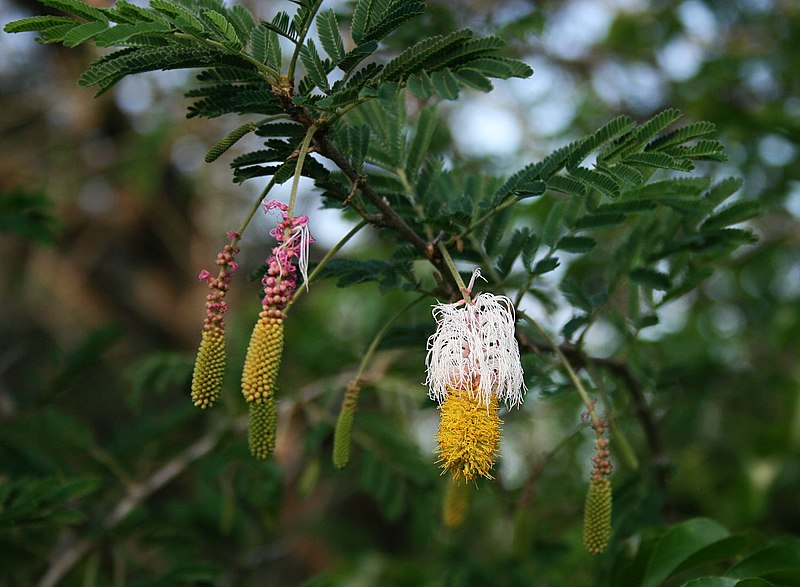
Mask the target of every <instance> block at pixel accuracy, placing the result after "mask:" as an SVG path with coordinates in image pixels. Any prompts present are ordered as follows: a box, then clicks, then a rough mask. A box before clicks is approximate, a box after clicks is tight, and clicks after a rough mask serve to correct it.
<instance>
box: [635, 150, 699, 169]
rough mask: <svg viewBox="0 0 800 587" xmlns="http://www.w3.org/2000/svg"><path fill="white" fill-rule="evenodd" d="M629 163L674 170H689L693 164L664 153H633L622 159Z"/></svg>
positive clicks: (692, 167)
mask: <svg viewBox="0 0 800 587" xmlns="http://www.w3.org/2000/svg"><path fill="white" fill-rule="evenodd" d="M624 161H625V163H628V164H630V165H644V166H646V167H656V168H660V169H672V170H674V171H691V170H692V169H694V165H693V164H692V162H691V161H687V160H685V159H675V158H674V157H672V156H670V155H667V154H666V153H661V152H657V153H633V154H632V155H628V156H627V157H625V159H624Z"/></svg>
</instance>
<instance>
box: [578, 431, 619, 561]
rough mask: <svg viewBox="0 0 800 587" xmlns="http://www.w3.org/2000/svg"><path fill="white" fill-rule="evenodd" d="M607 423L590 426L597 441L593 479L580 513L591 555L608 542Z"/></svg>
mask: <svg viewBox="0 0 800 587" xmlns="http://www.w3.org/2000/svg"><path fill="white" fill-rule="evenodd" d="M606 427H607V423H606V421H605V420H602V419H599V418H596V419H595V420H594V421H593V422H592V428H593V429H594V431H595V434H596V437H597V440H596V442H595V447H594V452H595V454H594V456H593V457H592V477H591V480H590V481H589V490H588V491H587V493H586V503H585V504H584V509H583V545H584V547H585V548H586V550H588V551H589V552H591V553H592V554H599V553H601V552H603V551H604V550H605V549H606V548H607V547H608V543H609V541H610V540H611V514H612V511H611V510H612V507H611V504H612V491H611V481H609V479H608V476H609V475H611V469H612V466H611V461H610V460H609V457H610V456H611V452H610V451H609V441H608V438H604V436H603V434H604V433H605V430H606Z"/></svg>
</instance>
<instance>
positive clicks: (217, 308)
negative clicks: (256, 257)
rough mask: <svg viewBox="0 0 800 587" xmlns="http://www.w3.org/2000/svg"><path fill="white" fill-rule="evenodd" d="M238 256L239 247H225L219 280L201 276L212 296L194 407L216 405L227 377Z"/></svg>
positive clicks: (194, 379)
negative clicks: (229, 298)
mask: <svg viewBox="0 0 800 587" xmlns="http://www.w3.org/2000/svg"><path fill="white" fill-rule="evenodd" d="M228 236H229V237H230V238H232V239H233V238H235V237H236V236H238V235H237V234H236V233H233V232H230V233H228ZM238 252H239V248H238V247H235V246H233V245H225V248H224V249H223V250H222V252H220V253H219V254H217V260H216V264H217V266H218V267H219V271H218V273H217V276H216V277H212V276H211V273H210V272H209V271H208V270H206V269H203V270H202V271H201V272H200V275H199V276H198V277H199V279H200V280H201V281H206V282H208V289H209V292H208V295H207V296H206V317H205V320H204V321H203V334H202V339H201V341H200V348H199V349H198V351H197V359H196V360H195V366H194V372H193V374H192V403H194V405H196V406H198V407H200V408H203V409H205V408H208V407H210V406H212V405H213V404H214V402H215V401H216V400H217V398H218V397H219V393H220V390H221V389H222V378H223V375H224V374H225V312H227V311H228V305H227V303H226V302H225V294H226V293H227V291H228V285H229V284H230V281H231V275H232V274H233V273H234V272H235V271H236V270H237V269H238V268H239V266H238V264H237V263H236V261H234V258H233V257H234V255H235V254H236V253H238Z"/></svg>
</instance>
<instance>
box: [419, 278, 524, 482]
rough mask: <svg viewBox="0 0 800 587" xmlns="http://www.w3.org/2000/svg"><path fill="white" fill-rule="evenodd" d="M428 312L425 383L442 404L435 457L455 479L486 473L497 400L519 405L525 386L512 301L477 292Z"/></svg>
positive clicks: (496, 428) (496, 427)
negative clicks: (432, 324)
mask: <svg viewBox="0 0 800 587" xmlns="http://www.w3.org/2000/svg"><path fill="white" fill-rule="evenodd" d="M479 275H480V272H479V271H476V272H475V274H474V275H473V279H472V281H471V282H470V287H469V288H468V289H467V290H466V291H467V292H469V291H470V290H471V289H472V285H473V283H474V281H475V277H476V276H479ZM433 316H434V318H435V319H436V322H437V327H436V332H435V333H434V334H433V335H432V336H431V337H430V338H429V339H428V345H427V349H428V354H427V357H426V359H425V364H426V367H427V379H426V381H425V383H426V384H427V385H428V395H429V396H430V398H431V399H433V400H435V401H437V402H439V404H440V410H441V414H440V420H439V433H438V435H437V441H438V445H439V451H438V452H439V460H438V462H439V463H441V466H442V468H443V469H444V470H446V471H449V472H450V473H451V474H452V475H453V477H454V478H455V479H465V480H467V481H470V480H472V479H474V478H475V477H477V476H482V477H487V478H489V479H491V478H492V476H491V473H490V471H491V469H492V467H493V466H494V461H495V458H496V456H497V452H498V447H499V442H500V424H501V423H502V422H501V420H500V417H499V415H498V410H499V402H500V401H504V402H505V404H506V406H507V407H509V408H511V407H515V406H519V405H520V404H521V403H522V401H523V395H522V393H523V390H524V389H525V383H524V380H523V372H522V365H521V363H520V356H519V346H518V344H517V340H516V338H515V337H514V322H515V320H514V307H513V304H512V303H511V300H509V299H508V298H507V297H505V296H495V295H493V294H491V293H481V294H479V295H478V296H476V297H475V298H474V299H472V300H470V301H466V300H464V301H459V302H456V303H452V304H437V305H436V306H434V308H433Z"/></svg>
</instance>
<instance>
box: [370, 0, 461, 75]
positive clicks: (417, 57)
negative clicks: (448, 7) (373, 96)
mask: <svg viewBox="0 0 800 587" xmlns="http://www.w3.org/2000/svg"><path fill="white" fill-rule="evenodd" d="M362 1H363V0H362ZM472 35H473V33H472V31H471V30H469V29H463V30H459V31H454V32H452V33H450V34H448V35H437V36H434V37H429V38H427V39H424V40H422V41H420V42H418V43H415V44H414V45H412V46H411V47H409V48H407V49H406V50H405V51H403V52H402V53H400V55H398V56H397V57H395V58H394V59H392V60H391V61H390V62H389V63H387V64H386V67H385V68H384V69H383V76H382V79H384V80H386V81H402V80H404V79H405V78H407V77H408V76H409V75H411V74H413V73H417V72H418V71H419V70H420V68H421V66H422V64H423V63H424V62H425V61H426V60H427V59H430V58H431V57H433V56H435V55H438V54H441V53H445V52H447V51H448V50H449V49H450V48H452V47H454V46H457V45H459V44H460V43H461V42H462V41H465V40H467V39H469V38H470V37H472Z"/></svg>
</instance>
